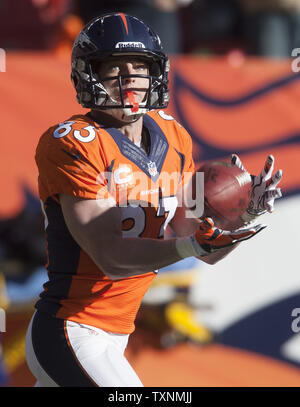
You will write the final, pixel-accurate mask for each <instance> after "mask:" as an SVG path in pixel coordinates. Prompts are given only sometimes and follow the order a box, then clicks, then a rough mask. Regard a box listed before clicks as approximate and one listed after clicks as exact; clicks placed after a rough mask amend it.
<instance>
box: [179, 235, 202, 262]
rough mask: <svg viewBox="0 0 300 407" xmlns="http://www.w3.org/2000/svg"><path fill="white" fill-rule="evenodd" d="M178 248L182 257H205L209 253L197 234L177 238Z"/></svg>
mask: <svg viewBox="0 0 300 407" xmlns="http://www.w3.org/2000/svg"><path fill="white" fill-rule="evenodd" d="M175 246H176V250H177V253H178V254H179V256H180V257H181V258H182V259H185V258H187V257H199V256H200V257H203V256H207V255H208V254H209V252H208V251H206V250H204V248H203V247H202V246H201V245H200V244H199V243H198V242H197V240H196V237H195V235H191V236H186V237H178V238H177V239H176V243H175Z"/></svg>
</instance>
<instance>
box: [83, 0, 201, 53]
mask: <svg viewBox="0 0 300 407" xmlns="http://www.w3.org/2000/svg"><path fill="white" fill-rule="evenodd" d="M192 1H193V0H126V1H125V0H102V1H101V2H96V1H94V0H77V4H78V12H79V14H80V16H81V17H82V18H83V20H84V22H88V21H89V20H91V19H92V18H93V17H95V16H97V15H99V14H103V13H108V12H111V11H114V12H116V11H121V12H124V13H128V14H130V15H134V16H136V17H138V18H140V19H141V20H143V21H145V23H147V24H148V25H150V26H151V27H152V28H153V29H154V31H156V32H157V34H158V35H159V37H160V39H161V41H162V43H163V44H164V51H165V52H166V54H178V53H181V52H183V46H182V36H183V32H182V25H181V21H180V16H179V9H180V7H182V6H186V5H188V4H189V3H191V2H192Z"/></svg>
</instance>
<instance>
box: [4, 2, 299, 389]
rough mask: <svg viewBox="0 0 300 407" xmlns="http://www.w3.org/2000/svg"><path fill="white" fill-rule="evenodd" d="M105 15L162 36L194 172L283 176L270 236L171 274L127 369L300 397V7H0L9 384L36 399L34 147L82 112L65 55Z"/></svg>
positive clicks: (145, 312)
mask: <svg viewBox="0 0 300 407" xmlns="http://www.w3.org/2000/svg"><path fill="white" fill-rule="evenodd" d="M111 10H115V11H127V12H129V13H131V14H133V15H136V16H138V17H141V18H143V19H144V20H145V21H146V22H148V23H149V24H150V25H152V26H153V28H154V29H155V30H156V31H157V32H158V33H159V34H160V36H161V38H162V42H163V44H165V49H166V52H168V53H169V54H170V59H171V77H170V87H171V103H170V106H169V107H168V109H167V110H166V113H167V114H170V115H172V116H173V117H175V118H176V119H178V121H179V122H180V123H181V124H183V125H184V126H185V127H186V129H187V130H188V131H189V132H190V134H191V135H192V137H193V141H194V158H195V161H196V162H198V163H200V162H202V161H204V160H207V159H213V158H218V159H219V158H227V157H229V156H230V154H231V153H232V152H235V153H238V154H239V155H240V157H241V159H242V161H243V163H244V165H245V166H246V168H247V169H248V171H249V172H251V173H258V172H260V171H261V167H262V165H263V163H264V161H265V159H266V157H267V155H268V154H269V153H272V154H273V155H274V156H275V166H276V169H279V168H282V169H283V173H284V177H283V181H282V185H281V187H282V191H283V198H282V199H281V200H280V202H276V211H275V213H274V214H272V215H265V217H264V219H263V221H264V222H265V223H267V224H268V228H267V229H266V230H265V231H264V232H263V233H262V234H261V235H259V236H257V237H256V238H255V239H253V240H251V241H249V242H247V243H245V244H244V245H242V246H241V247H240V248H239V249H238V250H236V251H235V252H234V253H233V254H232V255H231V256H229V257H228V258H226V259H225V260H224V261H222V262H221V263H220V264H218V265H216V266H205V265H204V264H202V263H201V262H200V261H196V260H195V261H193V260H191V259H189V260H187V261H182V262H179V263H177V264H176V265H174V266H173V267H169V268H166V269H164V270H162V272H161V273H160V275H159V277H158V278H157V280H156V282H155V283H154V285H153V287H151V290H150V291H149V293H148V294H147V295H146V297H145V300H144V302H143V305H142V308H141V310H140V312H139V314H138V319H137V323H136V332H135V333H134V334H133V335H132V337H131V339H130V342H129V347H128V350H127V356H128V359H129V360H130V362H131V363H132V365H133V366H134V368H135V369H136V371H137V372H138V374H139V376H140V378H141V380H142V381H143V382H144V384H145V386H153V387H159V386H195V387H202V386H205V387H215V386H220V387H229V386H231V387H240V386H244V387H248V386H249V387H253V386H275V387H289V386H291V387H298V386H299V385H300V336H299V335H300V334H299V331H300V321H299V322H298V320H297V317H298V315H299V314H300V270H299V260H298V253H299V249H300V244H299V243H300V242H299V232H298V227H299V228H300V221H299V208H300V143H299V142H300V114H299V111H300V74H299V73H298V70H300V64H299V67H298V61H297V59H296V57H297V56H298V54H300V49H299V50H298V51H297V46H299V47H300V36H299V32H300V17H299V15H300V14H299V13H300V1H299V0H294V1H285V0H259V1H255V0H209V1H208V0H194V1H193V0H180V1H179V0H155V1H154V2H153V1H147V0H144V1H143V0H140V1H139V0H135V1H125V0H124V1H122V0H119V1H96V0H94V1H87V0H86V1H79V0H78V1H68V0H22V1H17V0H0V48H1V49H2V50H3V51H2V52H1V56H2V61H1V64H0V70H1V72H0V106H1V141H0V143H1V144H0V145H1V149H0V151H1V160H0V171H1V177H0V188H1V191H2V193H1V199H0V276H1V279H0V287H1V289H0V307H1V308H3V309H5V310H6V331H5V332H3V333H2V334H0V335H1V347H2V360H1V369H0V381H1V385H2V386H7V387H8V386H9V387H10V386H11V387H14V386H32V385H33V384H34V379H33V377H32V375H31V373H30V372H29V370H28V368H27V366H26V362H25V355H24V339H25V332H26V329H27V324H28V322H29V319H30V317H31V315H32V313H33V305H34V302H35V300H36V298H37V296H38V294H39V293H40V291H41V287H42V284H43V282H44V281H45V280H46V279H47V275H46V271H45V268H44V264H45V242H44V236H43V217H42V214H41V210H40V205H39V199H38V196H37V170H36V167H35V163H34V154H35V147H36V144H37V141H38V138H39V137H40V135H41V133H42V132H43V131H44V130H45V129H46V128H48V127H50V126H51V125H53V124H54V123H57V122H59V121H63V120H65V119H67V118H68V117H69V116H71V115H72V114H73V113H75V112H78V113H79V112H82V111H84V110H83V109H81V108H80V107H79V105H78V104H77V102H76V100H75V93H74V91H73V88H72V85H71V82H70V80H69V75H70V63H69V60H70V51H71V46H72V42H73V40H74V38H75V36H76V34H77V33H78V31H79V30H80V29H81V27H82V26H83V24H84V22H85V21H87V20H89V19H90V18H91V17H92V16H94V15H98V14H101V13H102V12H106V11H111ZM166 27H167V30H165V28H166ZM293 50H294V51H293ZM292 53H293V58H292ZM3 58H4V59H3Z"/></svg>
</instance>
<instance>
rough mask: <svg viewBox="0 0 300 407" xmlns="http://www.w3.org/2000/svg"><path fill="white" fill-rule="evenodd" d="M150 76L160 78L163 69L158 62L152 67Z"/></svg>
mask: <svg viewBox="0 0 300 407" xmlns="http://www.w3.org/2000/svg"><path fill="white" fill-rule="evenodd" d="M150 75H152V76H157V77H160V75H161V69H160V66H159V63H158V62H153V64H151V65H150Z"/></svg>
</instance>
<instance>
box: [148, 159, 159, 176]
mask: <svg viewBox="0 0 300 407" xmlns="http://www.w3.org/2000/svg"><path fill="white" fill-rule="evenodd" d="M147 165H148V171H149V174H150V175H151V177H155V175H157V168H156V164H155V162H154V161H149V162H148V164H147Z"/></svg>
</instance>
